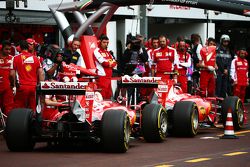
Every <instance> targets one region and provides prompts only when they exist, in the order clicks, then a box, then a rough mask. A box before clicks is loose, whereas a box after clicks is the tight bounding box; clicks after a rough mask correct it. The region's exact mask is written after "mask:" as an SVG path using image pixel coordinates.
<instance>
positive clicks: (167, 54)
mask: <svg viewBox="0 0 250 167" xmlns="http://www.w3.org/2000/svg"><path fill="white" fill-rule="evenodd" d="M159 43H160V48H158V49H156V50H155V51H154V53H153V55H154V56H153V59H154V63H156V77H162V80H164V81H166V80H167V79H169V78H170V75H165V74H164V73H165V72H173V71H174V67H175V65H177V64H179V63H178V62H179V60H178V55H177V52H176V49H174V48H172V47H169V46H168V42H167V38H166V36H164V35H161V36H159Z"/></svg>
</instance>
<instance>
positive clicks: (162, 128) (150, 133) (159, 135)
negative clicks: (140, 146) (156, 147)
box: [142, 104, 168, 142]
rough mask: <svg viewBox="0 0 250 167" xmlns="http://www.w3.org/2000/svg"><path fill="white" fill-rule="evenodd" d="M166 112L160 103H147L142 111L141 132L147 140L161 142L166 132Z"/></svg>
mask: <svg viewBox="0 0 250 167" xmlns="http://www.w3.org/2000/svg"><path fill="white" fill-rule="evenodd" d="M167 125H168V124H167V112H166V111H165V110H164V109H163V107H162V106H161V105H160V104H148V105H146V106H145V107H144V109H143V111H142V133H143V137H144V139H145V140H146V141H147V142H161V141H163V140H164V139H165V138H166V134H167Z"/></svg>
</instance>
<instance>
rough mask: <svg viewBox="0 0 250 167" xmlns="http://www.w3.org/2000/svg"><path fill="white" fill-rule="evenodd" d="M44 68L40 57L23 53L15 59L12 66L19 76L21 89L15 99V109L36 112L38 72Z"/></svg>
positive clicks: (18, 89) (19, 88)
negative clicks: (28, 109) (27, 109)
mask: <svg viewBox="0 0 250 167" xmlns="http://www.w3.org/2000/svg"><path fill="white" fill-rule="evenodd" d="M39 68H42V66H41V63H40V60H39V58H38V57H36V56H34V55H32V54H31V53H29V52H26V51H22V53H21V54H19V55H17V56H15V57H14V59H13V63H12V66H11V69H12V70H15V71H16V72H17V74H18V79H19V87H18V88H17V92H16V96H15V98H14V101H15V108H31V109H33V111H36V85H37V79H38V78H37V71H38V69H39Z"/></svg>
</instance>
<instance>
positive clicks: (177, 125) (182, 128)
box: [173, 101, 199, 137]
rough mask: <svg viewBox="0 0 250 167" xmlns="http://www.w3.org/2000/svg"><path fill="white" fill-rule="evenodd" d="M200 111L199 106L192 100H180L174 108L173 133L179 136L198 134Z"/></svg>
mask: <svg viewBox="0 0 250 167" xmlns="http://www.w3.org/2000/svg"><path fill="white" fill-rule="evenodd" d="M198 125H199V113H198V109H197V106H196V104H195V103H194V102H191V101H179V102H176V103H175V105H174V110H173V133H174V134H175V135H178V136H190V137H193V136H195V135H196V134H197V131H198Z"/></svg>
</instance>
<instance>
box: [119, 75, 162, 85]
mask: <svg viewBox="0 0 250 167" xmlns="http://www.w3.org/2000/svg"><path fill="white" fill-rule="evenodd" d="M160 81H161V77H139V76H128V75H125V76H123V77H121V81H120V83H119V86H121V87H122V88H158V84H159V82H160Z"/></svg>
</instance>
